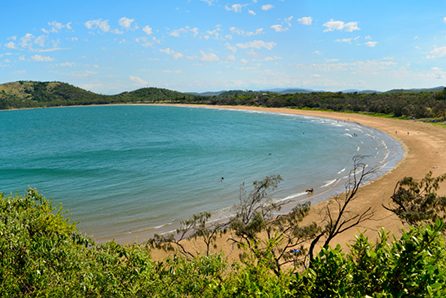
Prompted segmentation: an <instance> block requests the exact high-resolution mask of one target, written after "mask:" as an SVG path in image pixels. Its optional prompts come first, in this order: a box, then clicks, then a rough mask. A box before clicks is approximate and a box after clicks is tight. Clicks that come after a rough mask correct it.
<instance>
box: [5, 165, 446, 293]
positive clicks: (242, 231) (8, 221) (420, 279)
mask: <svg viewBox="0 0 446 298" xmlns="http://www.w3.org/2000/svg"><path fill="white" fill-rule="evenodd" d="M358 177H359V178H360V177H363V174H360V175H359V176H358ZM442 179H444V176H440V177H436V178H435V177H432V175H431V174H428V175H427V176H426V177H425V178H424V179H422V180H421V181H417V180H414V179H412V178H403V179H402V180H401V181H400V182H399V183H398V184H397V186H396V189H395V193H394V195H393V196H392V199H391V206H387V207H388V208H389V209H392V210H395V213H396V214H397V215H398V216H399V217H400V218H401V219H402V220H403V221H404V222H406V223H408V225H407V226H406V229H405V231H404V232H403V233H402V235H401V237H399V238H394V237H392V236H390V235H389V234H388V233H387V232H385V231H381V232H380V235H379V237H378V239H377V240H376V241H375V242H372V241H371V240H369V239H367V238H366V237H365V236H364V235H358V236H357V237H356V239H355V240H354V241H353V243H352V244H351V245H350V247H349V249H347V250H345V249H341V247H340V246H336V247H332V246H330V245H323V247H322V249H321V250H320V251H318V252H317V253H315V255H314V257H313V258H311V259H309V258H306V257H305V256H306V255H307V253H308V252H307V251H305V245H303V246H299V247H297V248H296V249H295V250H289V247H287V249H286V251H285V253H289V252H291V253H292V256H294V255H296V256H297V257H298V258H299V260H300V261H299V262H292V264H293V265H294V266H284V267H282V268H281V270H280V271H277V270H276V269H277V267H276V264H274V263H275V260H277V258H276V257H277V255H276V253H277V252H278V251H279V250H278V248H279V247H280V246H281V245H283V244H284V243H285V245H287V243H288V240H287V238H286V237H282V238H277V237H276V236H280V235H293V237H292V238H293V239H303V238H302V237H307V239H311V238H312V237H314V236H315V235H318V234H317V232H318V231H323V229H320V228H318V227H317V226H315V225H314V224H313V223H310V224H308V225H301V222H302V219H303V218H304V217H305V215H306V213H307V211H308V208H309V206H308V205H298V206H296V208H295V209H294V210H293V211H292V212H291V213H290V215H289V217H287V219H286V220H285V217H278V218H277V217H270V215H271V213H269V212H270V211H271V210H272V209H271V205H270V204H268V203H267V202H268V197H269V196H268V192H269V191H270V190H271V189H272V188H274V187H275V185H277V183H278V182H279V181H280V179H279V177H277V176H273V177H267V178H265V180H263V181H259V182H256V183H254V184H253V189H252V191H250V192H249V193H248V195H247V197H245V199H243V200H241V204H240V206H239V209H238V210H239V211H238V212H237V213H236V215H235V217H234V218H233V220H231V222H230V223H229V225H227V226H226V228H227V229H228V230H231V231H232V232H233V234H234V235H235V236H236V237H237V239H235V240H236V243H238V244H240V245H239V248H240V249H241V251H242V254H243V257H242V258H241V259H240V261H234V262H229V261H228V260H227V259H226V257H225V256H224V255H222V254H219V253H210V252H209V251H207V252H206V253H202V254H197V255H188V256H184V254H181V251H179V250H178V249H175V250H174V252H178V253H173V254H172V255H171V257H169V258H167V259H165V260H164V261H154V260H153V259H152V258H151V254H150V252H151V244H150V243H146V244H139V245H136V244H135V245H127V246H124V245H120V244H117V243H115V242H108V243H104V244H96V243H94V241H92V240H91V239H89V238H88V237H86V236H85V235H83V234H82V233H80V232H79V231H78V229H77V228H76V225H75V224H74V223H73V222H71V221H70V220H69V219H67V218H66V217H65V216H64V211H63V209H61V208H54V207H53V206H52V204H51V202H50V201H48V200H47V199H45V198H44V197H43V196H42V195H41V194H39V193H38V192H37V191H36V190H34V189H29V190H28V191H27V193H26V194H25V195H24V196H19V195H17V196H5V195H3V194H0V235H1V237H0V293H1V295H2V296H5V297H6V296H7V297H15V296H27V297H36V296H56V297H59V296H70V297H71V296H72V297H79V296H81V297H84V296H107V297H135V296H153V297H177V296H203V297H211V296H212V297H229V296H232V297H233V296H241V297H251V296H262V297H263V296H266V297H288V296H290V297H296V296H297V297H335V296H336V297H338V296H342V297H346V296H348V297H358V296H361V297H362V296H366V295H368V296H374V297H384V296H386V297H387V296H398V297H401V296H411V297H414V296H416V297H420V296H422V297H425V296H434V297H442V296H444V295H445V294H446V286H445V285H446V244H445V231H446V226H445V223H444V221H443V219H444V212H445V204H444V201H445V200H446V197H443V196H440V195H438V194H437V190H438V187H437V182H439V181H440V180H442ZM352 185H353V186H354V185H356V184H352ZM419 190H421V191H419ZM346 198H348V196H347V197H346ZM344 202H346V201H345V200H344ZM401 202H405V203H401ZM426 205H428V206H430V207H429V208H430V210H432V212H433V213H432V214H434V215H436V216H435V218H434V219H433V220H429V221H426V220H425V219H424V218H420V217H415V218H418V219H419V220H416V221H412V220H410V221H409V220H407V219H408V218H414V217H410V216H409V217H408V214H412V213H411V212H409V213H407V212H399V211H398V210H400V209H399V208H405V209H406V211H407V210H408V208H406V206H411V207H410V210H416V211H417V210H420V208H421V207H422V206H426ZM340 206H342V203H341V205H340ZM251 207H252V208H251ZM341 210H342V208H341ZM344 210H348V205H347V206H346V208H344ZM349 216H351V215H349V214H345V213H344V216H342V218H343V219H344V221H342V218H341V221H340V222H344V223H345V224H346V223H348V222H352V221H351V220H349V218H351V217H349ZM335 218H337V217H335V216H333V219H335ZM207 219H208V217H207V216H206V214H204V215H203V216H197V217H195V218H193V220H192V221H189V226H192V227H193V228H192V229H189V231H190V232H191V233H195V236H197V237H203V239H211V240H210V243H212V244H215V243H214V242H213V241H212V239H214V238H212V236H211V237H209V234H208V233H207V232H206V231H209V230H212V228H211V226H206V225H205V223H206V221H207ZM192 222H195V224H192ZM413 222H416V224H415V225H412V224H411V223H413ZM289 223H293V225H290V224H289ZM345 224H344V226H345ZM292 227H294V229H293V228H292ZM288 232H291V234H287V233H288ZM264 233H270V235H272V237H267V238H264V237H262V234H263V235H264ZM325 235H326V236H325V237H324V239H327V235H329V234H327V233H326V234H325ZM261 239H263V240H261ZM265 239H266V240H265ZM280 239H281V240H280ZM313 239H314V238H313ZM260 241H263V242H262V243H261V242H260ZM283 260H286V258H284V259H283Z"/></svg>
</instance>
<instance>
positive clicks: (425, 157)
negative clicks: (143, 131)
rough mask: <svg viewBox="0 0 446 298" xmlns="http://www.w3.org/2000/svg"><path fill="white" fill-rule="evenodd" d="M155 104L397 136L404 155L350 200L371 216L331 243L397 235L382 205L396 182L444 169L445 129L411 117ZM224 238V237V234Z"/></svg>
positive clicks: (317, 212)
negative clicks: (324, 122)
mask: <svg viewBox="0 0 446 298" xmlns="http://www.w3.org/2000/svg"><path fill="white" fill-rule="evenodd" d="M156 105H158V106H178V107H190V108H213V109H232V110H245V111H258V112H269V113H283V114H294V115H302V116H310V117H319V118H329V119H335V120H341V121H347V122H353V123H357V124H360V125H363V126H366V127H371V128H374V129H376V130H378V131H381V132H383V133H385V134H387V135H388V136H390V137H391V138H393V139H395V140H397V141H398V142H399V143H400V144H401V147H402V148H403V151H404V153H403V158H402V159H401V160H400V162H399V163H398V164H397V165H395V167H393V168H392V169H391V170H390V171H387V172H386V173H385V174H384V175H382V176H380V177H378V178H377V179H374V180H373V181H371V182H370V183H368V184H367V185H364V186H363V187H361V189H360V190H359V192H358V195H357V199H356V200H355V201H353V202H352V204H351V210H352V211H353V212H355V211H357V212H360V211H361V210H365V209H366V208H368V207H371V208H373V209H374V210H375V216H374V219H372V220H369V221H367V222H364V223H363V224H362V225H361V226H358V227H356V228H354V229H351V230H349V231H346V232H345V233H343V234H341V235H339V236H338V237H337V238H335V239H334V242H333V245H335V244H341V245H343V246H344V245H347V244H348V243H349V242H350V241H351V240H354V236H355V235H356V234H358V233H360V232H363V233H364V234H365V235H366V236H367V237H369V238H371V239H375V238H376V237H377V235H378V232H379V231H380V229H381V228H385V229H386V230H387V231H389V232H390V233H391V234H393V235H399V234H400V233H401V230H402V228H403V225H402V223H401V221H400V220H399V219H398V218H397V217H396V215H394V214H393V213H391V212H390V211H388V210H386V209H384V208H383V207H382V205H387V204H388V203H389V202H390V198H391V195H392V194H393V191H394V187H395V185H396V183H397V182H398V181H399V180H400V179H402V178H403V177H405V176H411V177H414V178H416V179H420V178H422V177H424V176H425V174H427V173H428V172H429V171H432V172H433V174H434V175H435V176H437V175H441V174H443V173H446V150H444V148H446V129H444V128H443V127H439V126H434V125H432V124H429V123H423V122H420V121H414V120H402V119H392V118H381V117H373V116H367V115H363V114H354V113H340V112H327V111H312V110H297V109H289V108H266V107H251V106H210V105H183V104H156ZM439 192H440V193H441V194H446V182H444V183H442V184H441V189H440V191H439ZM328 201H329V200H324V201H322V202H318V203H317V204H315V205H312V210H311V212H310V214H309V215H308V216H307V217H306V218H305V221H304V222H312V221H314V222H322V221H323V218H322V212H321V211H322V210H323V209H324V208H325V206H326V204H327V203H328ZM223 238H224V237H223ZM223 238H222V239H218V247H219V249H218V250H217V251H218V252H223V253H224V254H225V255H226V256H228V257H229V258H231V257H236V255H237V251H236V249H234V248H232V247H230V246H231V245H229V244H228V243H226V240H225V239H223ZM196 242H197V241H195V243H194V242H193V241H191V242H190V243H188V244H187V245H188V246H191V247H194V248H196V249H198V250H200V247H201V244H200V243H196ZM165 256H166V253H164V252H160V251H154V252H153V257H154V258H155V259H162V258H164V257H165Z"/></svg>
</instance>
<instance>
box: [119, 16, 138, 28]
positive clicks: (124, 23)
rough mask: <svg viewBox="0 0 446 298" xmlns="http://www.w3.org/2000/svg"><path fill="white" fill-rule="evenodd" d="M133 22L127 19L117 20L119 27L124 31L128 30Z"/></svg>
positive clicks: (133, 20)
mask: <svg viewBox="0 0 446 298" xmlns="http://www.w3.org/2000/svg"><path fill="white" fill-rule="evenodd" d="M133 22H135V19H130V18H127V17H122V18H120V19H119V25H120V26H121V27H123V28H125V29H130V28H131V27H132V24H133Z"/></svg>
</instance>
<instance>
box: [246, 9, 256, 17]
mask: <svg viewBox="0 0 446 298" xmlns="http://www.w3.org/2000/svg"><path fill="white" fill-rule="evenodd" d="M248 14H249V15H250V16H255V15H256V12H255V11H254V10H252V9H250V10H248Z"/></svg>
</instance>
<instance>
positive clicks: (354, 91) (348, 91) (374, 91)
mask: <svg viewBox="0 0 446 298" xmlns="http://www.w3.org/2000/svg"><path fill="white" fill-rule="evenodd" d="M341 92H342V93H358V94H372V93H381V91H376V90H360V89H347V90H342V91H341Z"/></svg>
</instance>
